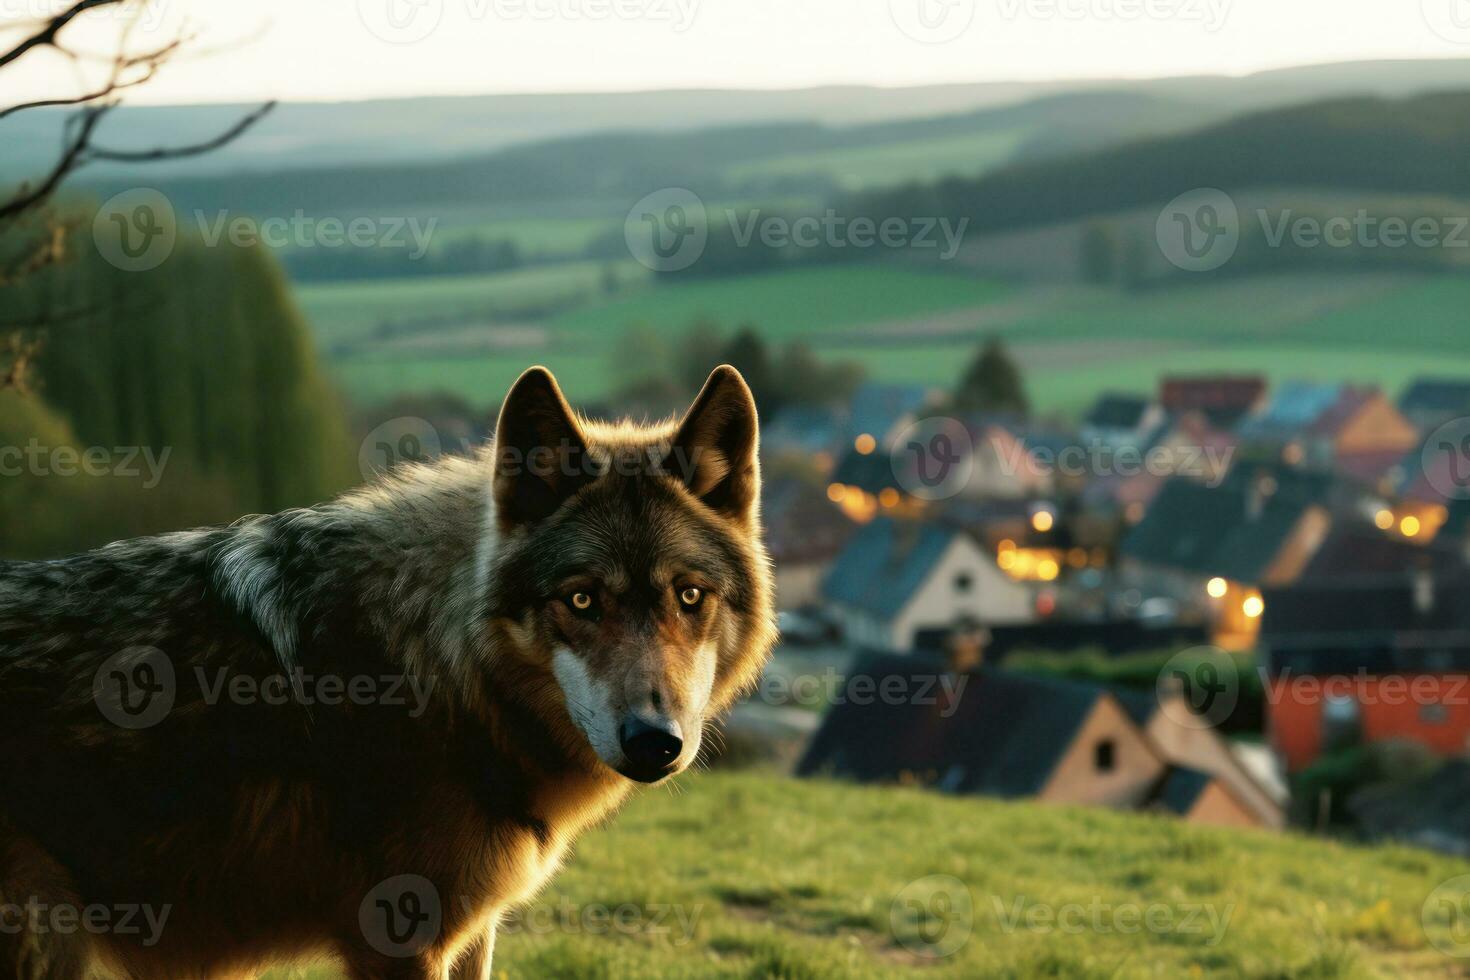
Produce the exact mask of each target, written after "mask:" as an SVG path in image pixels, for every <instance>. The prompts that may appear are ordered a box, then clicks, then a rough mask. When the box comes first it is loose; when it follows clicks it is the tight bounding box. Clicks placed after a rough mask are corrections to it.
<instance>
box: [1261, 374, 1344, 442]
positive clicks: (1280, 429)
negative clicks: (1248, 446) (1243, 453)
mask: <svg viewBox="0 0 1470 980" xmlns="http://www.w3.org/2000/svg"><path fill="white" fill-rule="evenodd" d="M1342 390H1343V386H1342V385H1340V384H1315V383H1311V382H1306V381H1289V382H1287V383H1286V384H1284V385H1282V386H1281V387H1280V388H1278V389H1276V395H1275V397H1273V398H1272V399H1271V403H1270V404H1269V405H1267V406H1266V409H1265V411H1263V412H1261V414H1259V415H1253V416H1251V417H1250V418H1248V419H1245V420H1244V421H1243V422H1241V423H1240V437H1241V438H1242V439H1248V440H1249V439H1257V440H1264V439H1290V438H1292V437H1293V436H1296V435H1297V434H1298V433H1300V432H1301V431H1302V430H1303V429H1305V428H1306V427H1307V426H1309V425H1311V424H1312V423H1313V422H1315V421H1316V420H1317V419H1319V418H1321V417H1322V414H1323V413H1324V412H1326V411H1327V410H1328V409H1329V408H1331V407H1332V406H1333V404H1334V403H1335V402H1336V401H1337V400H1338V398H1340V397H1341V396H1342Z"/></svg>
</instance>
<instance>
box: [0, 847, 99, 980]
mask: <svg viewBox="0 0 1470 980" xmlns="http://www.w3.org/2000/svg"><path fill="white" fill-rule="evenodd" d="M81 908H82V903H81V900H80V899H79V898H78V897H77V895H76V892H75V890H74V889H73V887H72V883H71V876H70V875H68V874H67V873H66V871H65V869H63V868H62V867H61V866H60V865H59V864H57V863H56V862H55V861H53V860H52V859H51V856H50V855H48V854H47V853H46V852H45V851H43V850H42V849H41V848H40V847H39V846H38V845H37V844H36V843H35V842H34V841H32V840H30V839H29V838H27V837H23V836H21V835H20V834H18V833H15V832H14V830H13V828H12V827H10V825H9V824H8V823H7V822H6V821H5V820H4V819H3V818H0V977H5V978H6V980H9V978H11V977H14V978H16V980H86V977H87V976H88V975H89V974H90V971H91V969H92V962H93V950H92V945H91V938H90V936H89V934H88V933H87V932H86V931H85V930H82V929H73V928H57V927H55V926H54V925H53V922H54V921H55V919H54V917H55V916H56V915H57V914H58V913H59V914H60V915H62V916H63V919H62V920H61V921H63V922H65V923H71V924H74V923H75V922H76V921H77V917H78V916H79V915H81Z"/></svg>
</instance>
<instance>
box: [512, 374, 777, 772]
mask: <svg viewBox="0 0 1470 980" xmlns="http://www.w3.org/2000/svg"><path fill="white" fill-rule="evenodd" d="M757 443H758V426H757V421H756V409H755V402H754V400H753V399H752V398H751V395H750V390H749V389H748V388H747V387H746V385H745V382H744V380H743V379H742V378H741V377H740V374H739V372H737V371H736V370H735V369H734V368H731V367H721V368H719V369H717V370H716V371H715V372H714V373H713V374H712V375H710V378H709V381H708V382H706V384H705V386H704V390H703V391H702V392H701V393H700V395H699V397H698V398H697V399H696V400H695V402H694V405H693V407H691V408H690V409H689V411H688V413H687V414H686V415H685V416H684V418H683V419H682V420H681V421H679V422H677V423H672V422H671V423H668V424H665V425H661V426H652V427H641V426H635V425H632V424H629V423H623V424H620V425H613V426H608V425H600V424H596V423H592V422H589V421H587V420H585V419H581V418H579V417H578V416H576V415H575V414H574V413H573V412H572V411H571V409H570V408H569V407H568V406H567V403H566V400H565V399H564V398H563V397H562V394H561V390H560V389H559V388H558V387H557V384H556V380H555V379H554V378H553V377H552V376H551V374H550V373H549V372H548V371H546V370H545V369H544V368H532V369H531V370H529V371H527V372H526V373H525V374H524V375H522V376H521V378H520V380H519V381H517V382H516V384H515V386H514V387H513V388H512V389H511V392H510V394H509V395H508V396H507V397H506V400H505V403H504V406H503V407H502V409H501V413H500V420H499V423H498V426H497V429H496V437H495V447H494V453H495V475H494V492H493V498H494V507H495V515H494V516H495V522H496V524H497V525H498V526H497V528H496V533H497V537H498V541H497V547H496V560H495V569H494V571H493V573H492V574H493V580H492V583H491V587H492V590H493V592H494V593H495V596H496V599H495V606H496V607H497V611H498V613H499V616H500V620H501V622H502V623H504V624H506V626H507V628H506V634H507V636H508V639H509V641H510V642H511V643H513V644H514V645H515V647H516V649H517V650H518V651H519V653H520V654H521V655H522V656H523V657H525V658H527V660H528V662H531V663H534V664H536V665H537V666H538V667H539V668H541V670H542V671H543V676H546V675H549V678H550V679H549V680H548V682H547V689H548V690H549V691H554V692H555V697H557V698H559V700H560V702H561V704H560V705H559V706H558V707H559V708H560V709H563V710H564V713H565V718H564V720H565V721H569V722H570V723H571V726H572V728H571V729H570V731H572V732H573V733H574V737H575V738H576V739H579V740H582V742H583V743H584V744H583V745H582V748H583V749H584V750H585V748H586V747H588V746H590V748H591V750H592V752H593V753H595V755H596V758H597V759H599V760H601V764H603V765H606V766H608V767H610V768H612V769H614V770H616V771H617V772H619V773H622V774H623V775H624V776H627V777H628V778H630V779H634V780H638V781H640V782H656V781H657V780H660V779H662V778H664V777H665V776H668V775H671V774H673V773H676V772H679V771H681V770H683V769H684V768H685V767H687V766H688V765H689V764H690V763H691V762H692V761H693V760H694V758H695V756H696V754H697V753H698V751H699V747H700V741H701V738H702V736H703V730H704V726H705V723H706V722H707V721H709V720H710V719H711V718H712V717H713V716H714V715H716V714H718V713H719V712H721V711H723V710H724V709H726V708H728V707H729V705H730V703H731V702H732V701H733V700H734V698H735V697H736V695H737V694H738V693H739V692H740V690H741V689H742V688H744V687H747V686H748V685H750V684H751V683H753V682H754V681H755V680H756V678H757V677H758V675H759V671H760V669H761V666H762V664H763V663H764V661H765V658H766V655H767V654H768V652H769V650H770V647H771V644H772V641H773V639H774V629H773V626H772V620H773V615H772V599H771V587H770V582H769V570H768V561H767V558H766V554H765V551H764V549H763V548H762V546H761V543H760V521H759V496H760V469H759V463H758V460H757Z"/></svg>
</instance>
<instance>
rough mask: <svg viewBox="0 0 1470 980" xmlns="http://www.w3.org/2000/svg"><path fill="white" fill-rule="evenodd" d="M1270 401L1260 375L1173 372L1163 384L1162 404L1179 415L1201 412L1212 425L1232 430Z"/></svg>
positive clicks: (1160, 388) (1263, 380)
mask: <svg viewBox="0 0 1470 980" xmlns="http://www.w3.org/2000/svg"><path fill="white" fill-rule="evenodd" d="M1265 403H1266V380H1265V379H1264V378H1262V377H1260V376H1259V375H1228V374H1218V375H1193V376H1171V377H1166V378H1164V379H1163V381H1162V382H1160V384H1159V404H1161V405H1163V407H1164V411H1166V412H1168V413H1169V414H1170V415H1171V416H1173V417H1175V418H1179V417H1181V416H1184V415H1190V414H1195V413H1198V414H1200V415H1202V416H1204V418H1205V420H1206V422H1208V423H1209V425H1210V426H1211V427H1212V428H1215V429H1220V430H1223V431H1229V430H1231V429H1234V428H1235V426H1236V424H1237V423H1239V422H1240V420H1241V419H1243V418H1245V417H1246V416H1247V415H1250V414H1252V413H1254V412H1257V411H1259V410H1260V409H1261V408H1262V407H1263V406H1264V405H1265Z"/></svg>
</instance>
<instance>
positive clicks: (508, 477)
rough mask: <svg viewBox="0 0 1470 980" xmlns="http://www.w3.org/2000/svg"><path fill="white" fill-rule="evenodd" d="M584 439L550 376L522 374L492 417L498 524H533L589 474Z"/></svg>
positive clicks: (589, 478)
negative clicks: (496, 420) (498, 410)
mask: <svg viewBox="0 0 1470 980" xmlns="http://www.w3.org/2000/svg"><path fill="white" fill-rule="evenodd" d="M590 464H591V460H590V459H589V458H588V453H587V440H586V438H585V437H584V436H583V434H582V429H581V427H580V426H579V425H578V424H577V419H576V417H575V416H574V415H573V414H572V409H571V407H570V406H569V405H567V400H566V399H565V398H563V397H562V393H561V389H560V388H559V387H557V384H556V379H555V378H553V377H552V376H551V372H550V371H548V370H546V369H545V368H544V367H533V368H530V369H528V370H527V371H526V373H525V374H522V375H521V376H520V378H519V379H518V380H517V381H516V383H515V384H514V385H512V386H511V389H510V394H508V395H506V396H505V403H504V404H503V405H501V407H500V420H499V421H498V422H496V423H495V477H494V479H495V486H494V493H495V514H496V518H497V520H498V521H499V523H500V526H501V527H502V528H503V529H509V528H512V527H518V526H521V525H525V524H534V523H536V522H537V521H540V520H544V519H545V518H547V517H550V516H551V515H552V514H553V513H555V512H556V509H557V508H558V507H560V506H561V505H562V504H563V503H564V502H565V501H566V499H567V498H568V497H570V496H571V495H572V494H574V493H576V492H577V491H578V490H579V489H581V488H582V487H583V486H585V485H587V484H588V483H590V482H592V480H593V479H595V470H594V469H593V468H592V467H591V465H590Z"/></svg>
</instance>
